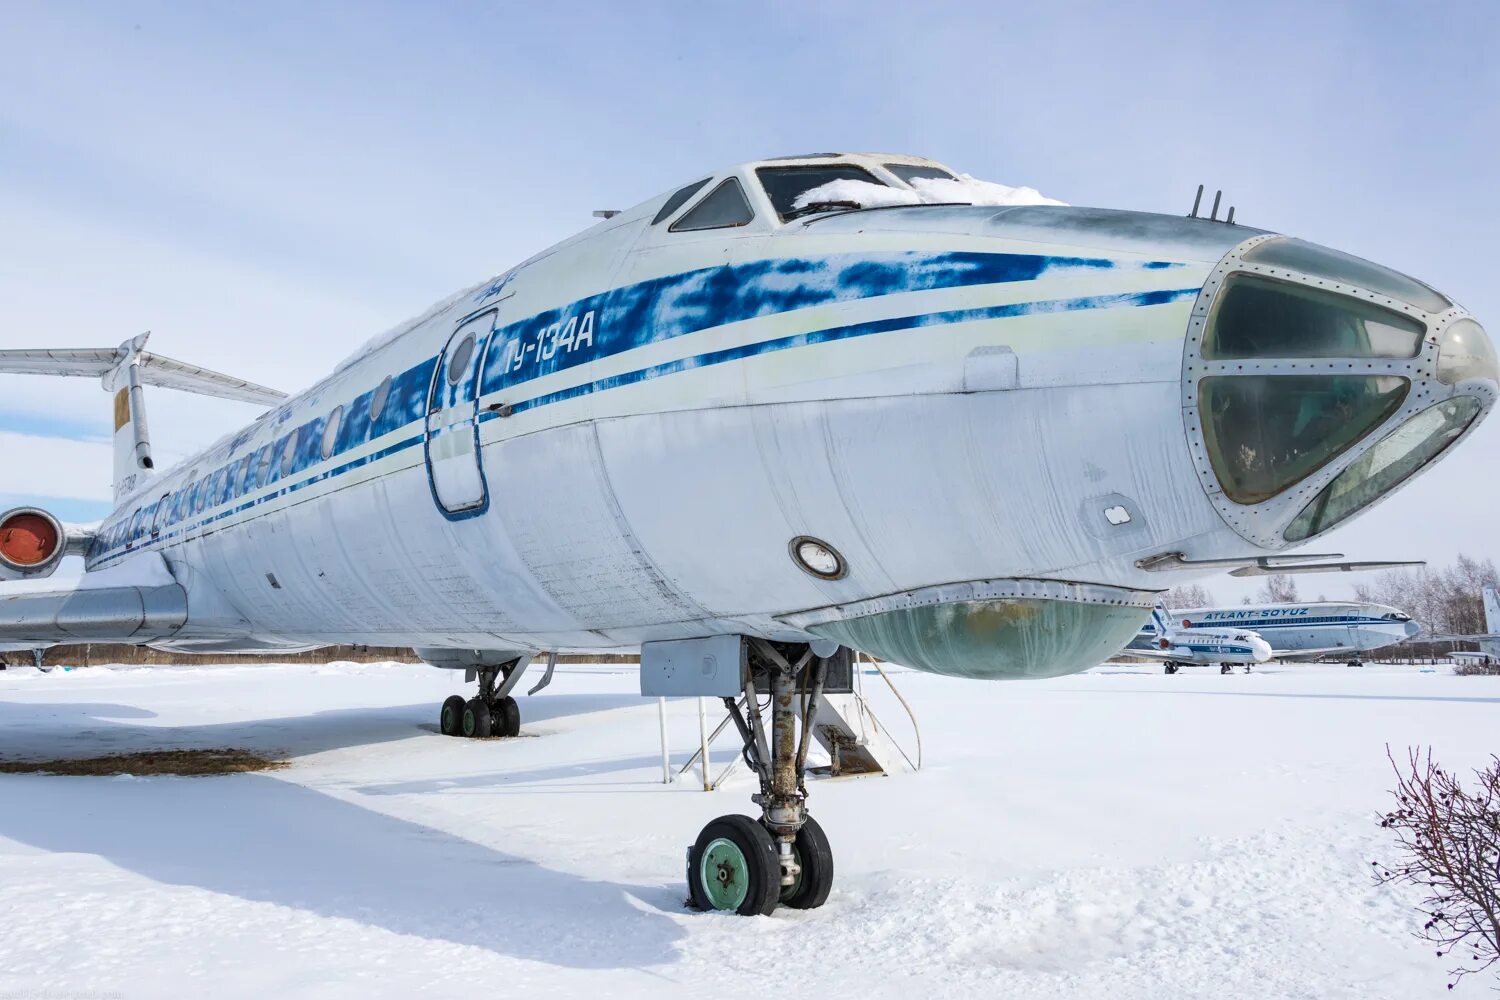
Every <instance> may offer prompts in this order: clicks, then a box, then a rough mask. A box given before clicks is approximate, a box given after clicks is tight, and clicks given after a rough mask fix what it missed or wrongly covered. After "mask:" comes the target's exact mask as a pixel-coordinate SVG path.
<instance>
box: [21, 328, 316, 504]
mask: <svg viewBox="0 0 1500 1000" xmlns="http://www.w3.org/2000/svg"><path fill="white" fill-rule="evenodd" d="M150 336H151V334H150V333H149V332H147V333H143V334H141V335H140V336H139V337H132V338H131V339H130V340H127V341H125V343H123V344H121V345H120V346H119V347H115V348H109V347H103V348H83V349H76V350H75V349H68V350H21V351H0V372H3V373H8V374H15V375H72V376H79V377H85V378H87V377H98V378H99V379H100V381H101V383H102V384H103V386H104V389H105V391H107V392H111V393H113V394H114V401H115V420H114V429H115V479H114V486H115V497H116V498H117V499H118V498H119V497H120V496H122V495H124V494H126V493H129V492H130V491H131V490H133V489H134V488H135V486H136V484H137V483H138V482H140V478H141V476H142V475H143V474H145V475H149V474H150V473H151V470H152V469H153V468H154V465H155V463H154V462H152V460H151V435H150V433H149V432H148V431H147V429H146V404H145V400H144V398H143V394H142V391H141V387H142V386H144V385H159V386H163V387H166V388H169V389H181V390H183V391H184V392H196V393H198V394H199V395H203V396H217V397H219V398H221V399H235V400H240V401H241V402H246V403H261V404H264V405H266V406H272V405H275V404H276V403H279V402H281V401H282V400H283V399H285V398H286V393H284V392H278V391H276V390H275V389H267V388H266V387H265V386H263V385H256V384H255V383H254V382H246V381H245V380H243V379H237V378H234V377H232V376H229V375H221V374H219V373H218V372H214V371H209V370H208V369H206V368H199V367H197V366H196V365H189V364H185V363H183V362H181V361H175V360H173V359H172V358H164V357H162V356H161V355H159V354H148V353H147V352H146V351H144V350H143V349H142V348H144V347H145V346H146V338H148V337H150Z"/></svg>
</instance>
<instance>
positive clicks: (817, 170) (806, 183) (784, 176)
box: [755, 163, 890, 222]
mask: <svg viewBox="0 0 1500 1000" xmlns="http://www.w3.org/2000/svg"><path fill="white" fill-rule="evenodd" d="M755 176H757V177H759V178H760V184H761V187H763V188H765V189H766V197H768V198H770V199H771V205H772V207H774V208H775V209H776V214H777V215H779V216H781V221H782V222H785V221H787V219H789V218H791V217H792V216H793V215H797V214H802V213H801V212H799V211H798V209H797V207H796V201H797V198H798V197H799V196H800V195H802V194H803V193H804V192H807V191H811V190H813V189H814V188H820V187H822V186H823V185H825V184H831V183H832V182H834V181H860V182H862V183H865V184H874V185H876V186H878V187H883V188H889V187H890V185H889V184H887V183H885V182H884V181H882V180H879V179H877V178H876V176H875V175H874V174H872V173H870V172H869V171H868V170H866V169H864V168H863V167H856V166H855V165H854V164H852V163H830V164H827V165H826V166H825V165H821V164H819V165H812V166H801V167H761V168H760V169H759V170H757V171H755ZM807 207H809V206H803V209H804V210H805V209H806V208H807Z"/></svg>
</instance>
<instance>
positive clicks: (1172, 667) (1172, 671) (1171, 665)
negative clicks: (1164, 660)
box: [1166, 663, 1177, 674]
mask: <svg viewBox="0 0 1500 1000" xmlns="http://www.w3.org/2000/svg"><path fill="white" fill-rule="evenodd" d="M1166 672H1167V673H1169V674H1175V673H1177V664H1175V663H1168V664H1167V666H1166Z"/></svg>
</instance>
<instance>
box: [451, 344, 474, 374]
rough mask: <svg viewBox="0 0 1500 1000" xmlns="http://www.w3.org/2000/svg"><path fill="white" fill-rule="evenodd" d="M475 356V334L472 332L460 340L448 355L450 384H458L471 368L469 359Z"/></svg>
mask: <svg viewBox="0 0 1500 1000" xmlns="http://www.w3.org/2000/svg"><path fill="white" fill-rule="evenodd" d="M473 357H474V335H473V334H472V333H471V334H469V335H468V336H466V337H465V338H464V339H463V340H461V341H459V342H458V346H457V347H455V348H454V349H453V352H452V353H451V354H449V355H448V384H449V385H458V383H459V382H460V381H461V380H462V379H463V377H464V373H465V372H467V371H468V370H469V361H470V360H471V359H472V358H473Z"/></svg>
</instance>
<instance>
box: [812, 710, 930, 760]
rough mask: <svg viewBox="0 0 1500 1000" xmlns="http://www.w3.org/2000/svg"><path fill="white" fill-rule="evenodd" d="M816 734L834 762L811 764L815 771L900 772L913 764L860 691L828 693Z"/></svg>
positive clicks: (816, 721) (815, 724) (817, 717)
mask: <svg viewBox="0 0 1500 1000" xmlns="http://www.w3.org/2000/svg"><path fill="white" fill-rule="evenodd" d="M813 736H814V738H816V739H817V741H818V745H819V746H821V747H822V748H823V749H824V751H826V752H827V754H828V757H829V760H830V761H831V762H832V763H831V764H830V765H829V766H828V767H826V768H822V767H815V768H809V770H810V771H811V773H813V774H826V775H828V776H830V777H835V778H839V777H854V776H858V775H869V774H898V773H900V772H902V771H910V770H911V769H912V767H911V764H910V763H908V761H907V759H906V756H905V755H904V754H902V752H901V751H900V750H899V749H898V748H897V746H896V744H895V742H894V741H893V740H892V739H891V738H890V736H889V735H888V734H887V733H886V731H885V727H883V726H882V725H880V723H879V721H878V720H877V719H876V718H875V715H874V713H873V712H871V711H870V710H869V707H868V705H866V704H865V702H864V700H863V699H862V698H860V696H859V695H857V694H825V695H823V697H822V698H820V699H819V700H818V712H817V714H816V715H815V716H813Z"/></svg>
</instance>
